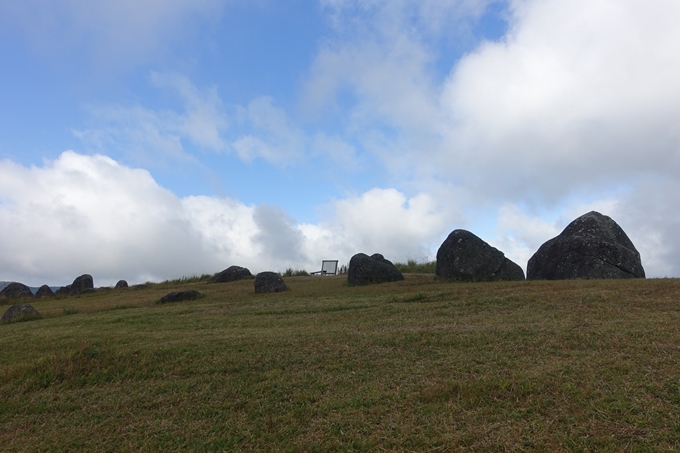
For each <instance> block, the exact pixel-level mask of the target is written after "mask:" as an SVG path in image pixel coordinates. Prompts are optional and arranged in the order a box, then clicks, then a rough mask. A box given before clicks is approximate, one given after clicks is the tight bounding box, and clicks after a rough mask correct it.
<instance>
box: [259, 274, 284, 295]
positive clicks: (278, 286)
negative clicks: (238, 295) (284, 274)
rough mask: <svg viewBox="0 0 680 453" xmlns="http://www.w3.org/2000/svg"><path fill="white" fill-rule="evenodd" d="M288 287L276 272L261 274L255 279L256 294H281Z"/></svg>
mask: <svg viewBox="0 0 680 453" xmlns="http://www.w3.org/2000/svg"><path fill="white" fill-rule="evenodd" d="M287 289H288V287H287V286H286V283H285V282H284V281H283V279H282V278H281V276H280V275H279V274H277V273H276V272H260V273H259V274H257V276H256V277H255V293H257V294H264V293H280V292H281V291H285V290H287Z"/></svg>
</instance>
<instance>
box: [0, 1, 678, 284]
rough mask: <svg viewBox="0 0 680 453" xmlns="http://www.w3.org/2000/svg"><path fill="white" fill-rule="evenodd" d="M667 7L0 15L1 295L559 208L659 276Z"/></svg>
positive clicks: (143, 5) (84, 6)
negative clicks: (628, 247)
mask: <svg viewBox="0 0 680 453" xmlns="http://www.w3.org/2000/svg"><path fill="white" fill-rule="evenodd" d="M678 23H680V3H679V2H677V0H652V1H647V2H640V1H639V0H508V1H495V0H363V1H360V0H288V1H285V2H284V1H281V0H221V1H220V0H99V1H97V2H91V1H88V0H60V1H59V2H54V1H51V0H21V1H14V0H9V1H4V2H0V60H1V61H2V63H1V64H0V280H5V281H20V282H22V283H25V284H29V285H35V286H39V285H42V284H45V283H46V284H49V285H56V286H59V285H65V284H67V283H70V282H71V281H72V280H73V279H74V278H75V277H76V276H78V275H81V274H84V273H89V274H91V275H92V276H93V277H94V280H95V285H96V286H107V285H112V284H115V282H116V281H118V280H119V279H126V280H127V281H128V282H129V283H131V284H132V283H141V282H145V281H160V280H165V279H171V278H178V277H182V276H191V275H200V274H203V273H208V274H213V273H215V272H219V271H221V270H223V269H225V268H227V267H229V266H231V265H239V266H245V267H248V268H249V269H250V270H251V272H253V273H257V272H261V271H265V270H273V271H284V270H285V269H287V268H294V269H306V270H308V271H315V270H319V269H320V266H321V261H322V260H324V259H337V260H339V261H340V263H341V264H342V263H347V262H349V259H350V257H351V256H352V255H354V254H355V253H359V252H363V253H367V254H373V253H382V254H383V255H384V256H385V257H386V258H387V259H390V260H392V261H402V262H403V261H406V260H408V259H414V260H416V261H429V260H433V259H434V258H435V256H436V253H437V249H438V247H439V245H441V243H442V241H443V240H444V239H445V238H446V236H448V234H449V233H450V232H451V231H453V230H454V229H457V228H463V229H467V230H469V231H471V232H473V233H475V234H476V235H478V236H480V237H481V238H482V239H484V240H486V241H487V242H489V243H490V244H491V245H492V246H494V247H496V248H498V249H499V250H501V251H503V252H504V253H505V255H506V256H507V257H508V258H510V259H511V260H513V261H515V262H516V263H518V264H519V265H520V266H522V267H523V268H524V269H526V263H527V261H528V259H529V258H530V257H531V255H532V254H533V253H534V252H535V251H536V250H537V249H538V247H540V245H541V244H542V243H544V242H545V241H546V240H548V239H550V238H552V237H554V236H556V235H557V234H559V233H560V232H561V231H562V229H564V227H565V226H566V225H567V224H568V223H569V222H571V221H572V220H573V219H575V218H576V217H578V216H580V215H582V214H584V213H586V212H589V211H591V210H597V211H599V212H601V213H603V214H605V215H609V216H610V217H612V218H613V219H614V220H615V221H617V222H618V223H619V225H620V226H621V227H622V228H623V229H624V230H625V231H626V233H627V234H628V236H629V237H630V238H631V240H632V241H633V243H634V244H635V245H636V247H637V249H638V251H639V252H640V254H641V258H642V264H643V266H644V268H645V270H646V273H647V276H648V277H680V210H679V209H678V206H680V83H678V80H680V52H678V49H680V27H678V26H677V24H678Z"/></svg>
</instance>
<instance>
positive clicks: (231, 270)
mask: <svg viewBox="0 0 680 453" xmlns="http://www.w3.org/2000/svg"><path fill="white" fill-rule="evenodd" d="M252 276H253V274H251V273H250V271H249V270H248V269H246V268H245V267H241V266H229V267H228V268H226V269H225V270H223V271H222V272H219V273H217V274H215V275H214V276H213V278H211V279H210V280H208V283H228V282H235V281H236V280H243V279H244V278H248V277H252Z"/></svg>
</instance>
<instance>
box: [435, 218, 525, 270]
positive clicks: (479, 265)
mask: <svg viewBox="0 0 680 453" xmlns="http://www.w3.org/2000/svg"><path fill="white" fill-rule="evenodd" d="M435 273H436V274H437V276H439V277H442V278H447V279H450V280H462V281H475V282H476V281H493V280H524V271H523V270H522V268H521V267H519V265H517V264H516V263H514V262H512V261H510V260H509V259H508V258H506V257H505V254H503V252H501V251H500V250H498V249H497V248H495V247H491V246H490V245H489V244H487V243H486V242H484V241H483V240H482V239H480V238H479V237H478V236H476V235H474V234H472V233H470V232H469V231H467V230H453V231H452V232H451V234H449V236H448V237H447V238H446V240H445V241H444V242H443V243H442V245H441V246H440V247H439V250H438V251H437V269H436V271H435Z"/></svg>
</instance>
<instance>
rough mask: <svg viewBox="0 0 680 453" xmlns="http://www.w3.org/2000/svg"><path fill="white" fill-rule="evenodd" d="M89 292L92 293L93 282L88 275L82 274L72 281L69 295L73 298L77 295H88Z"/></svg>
mask: <svg viewBox="0 0 680 453" xmlns="http://www.w3.org/2000/svg"><path fill="white" fill-rule="evenodd" d="M90 291H94V280H92V276H91V275H90V274H83V275H81V276H80V277H76V279H75V280H73V283H71V289H70V291H69V294H70V295H71V296H75V295H77V294H83V293H89V292H90Z"/></svg>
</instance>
